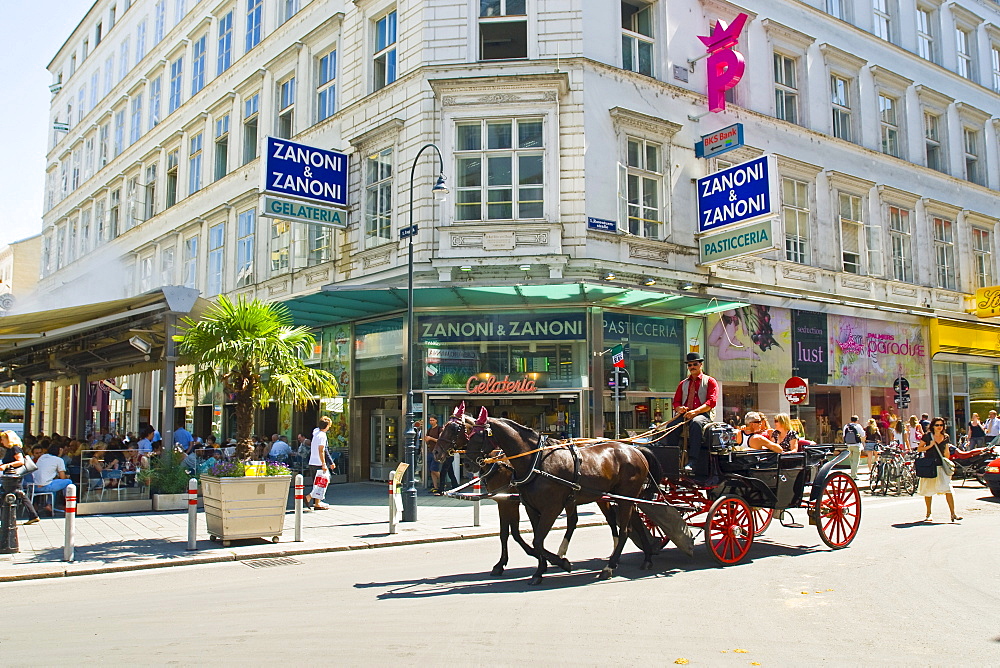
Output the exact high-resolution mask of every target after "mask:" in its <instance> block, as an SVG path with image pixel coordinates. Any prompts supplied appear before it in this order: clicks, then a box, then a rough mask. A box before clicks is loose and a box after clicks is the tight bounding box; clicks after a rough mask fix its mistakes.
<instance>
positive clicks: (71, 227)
mask: <svg viewBox="0 0 1000 668" xmlns="http://www.w3.org/2000/svg"><path fill="white" fill-rule="evenodd" d="M78 225H79V220H78V219H76V218H70V219H69V223H68V227H67V228H66V235H67V237H66V264H69V263H70V262H72V261H73V260H75V259H76V248H77V242H78V240H77V236H76V235H77V226H78Z"/></svg>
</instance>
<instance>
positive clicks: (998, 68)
mask: <svg viewBox="0 0 1000 668" xmlns="http://www.w3.org/2000/svg"><path fill="white" fill-rule="evenodd" d="M990 63H992V65H991V67H992V69H993V91H994V92H995V93H1000V46H997V45H996V44H994V45H993V46H992V47H991V48H990Z"/></svg>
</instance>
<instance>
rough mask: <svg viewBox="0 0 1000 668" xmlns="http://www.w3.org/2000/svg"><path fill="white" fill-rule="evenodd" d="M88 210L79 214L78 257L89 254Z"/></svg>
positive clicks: (89, 214)
mask: <svg viewBox="0 0 1000 668" xmlns="http://www.w3.org/2000/svg"><path fill="white" fill-rule="evenodd" d="M90 216H91V213H90V209H89V208H88V209H84V210H83V211H82V212H80V257H83V256H84V255H86V254H87V253H89V252H90Z"/></svg>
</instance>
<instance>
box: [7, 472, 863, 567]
mask: <svg viewBox="0 0 1000 668" xmlns="http://www.w3.org/2000/svg"><path fill="white" fill-rule="evenodd" d="M858 477H859V480H858V486H859V487H860V488H861V489H868V474H867V473H862V474H859V476H858ZM326 501H327V503H328V505H329V506H330V509H329V510H326V511H310V512H304V513H303V515H302V542H300V543H296V542H294V540H295V513H294V512H293V508H294V506H293V505H292V502H291V500H290V502H289V506H288V508H289V510H288V511H287V513H286V515H285V528H284V533H283V534H282V536H281V540H280V542H278V543H276V544H275V543H271V541H270V540H267V539H263V538H261V539H254V540H240V541H233V542H232V544H231V545H230V547H223V546H222V544H221V543H217V542H212V541H210V540H209V538H208V531H207V528H206V525H205V513H204V511H203V510H199V511H198V533H197V549H196V550H193V551H188V550H187V531H188V514H187V511H184V510H180V511H172V512H159V513H156V512H146V513H131V514H115V515H83V516H80V517H77V519H76V527H75V533H76V540H75V553H74V561H73V562H65V561H63V560H62V558H63V545H64V541H65V535H66V533H65V532H66V524H65V520H64V518H63V515H62V514H57V516H56V517H54V518H49V517H44V518H43V519H42V521H41V522H39V523H38V524H33V525H24V524H21V525H20V526H19V527H18V536H19V541H20V550H21V551H20V552H18V553H15V554H0V582H9V581H13V580H32V579H39V578H56V577H68V576H73V575H91V574H95V573H111V572H116V571H130V570H139V569H146V568H163V567H166V566H182V565H187V564H205V563H214V562H221V561H242V560H247V559H260V558H267V557H270V558H275V557H287V556H293V555H297V554H314V553H319V552H339V551H342V550H359V549H366V548H375V547H389V546H393V545H411V544H416V543H430V542H436V541H442V540H462V539H465V538H480V537H483V536H496V535H498V534H499V527H500V523H499V520H498V519H497V511H496V507H495V505H496V504H494V503H493V502H492V501H484V502H482V504H481V508H480V523H481V526H479V527H475V526H473V503H472V502H470V501H461V500H458V499H451V498H448V497H443V496H432V495H431V494H430V493H429V492H427V491H425V490H420V491H419V492H418V494H417V521H416V522H399V516H398V515H397V524H396V528H397V533H395V534H390V533H389V506H388V493H387V489H386V485H385V484H384V483H374V482H359V483H347V484H342V485H332V486H331V487H330V491H329V492H328V493H327V499H326ZM521 519H522V525H521V531H522V533H529V534H530V532H531V527H530V525H529V524H528V523H527V518H526V517H525V516H524V514H523V513H522V518H521ZM604 522H605V520H604V516H603V515H602V514H601V513H600V512H599V510H598V509H597V507H596V506H593V505H587V506H583V507H582V508H581V509H580V516H579V524H578V526H581V527H583V526H594V525H599V524H603V523H604ZM565 526H566V525H565V520H563V519H561V520H560V521H559V522H558V523H557V524H556V526H555V527H554V529H556V530H562V529H564V528H565Z"/></svg>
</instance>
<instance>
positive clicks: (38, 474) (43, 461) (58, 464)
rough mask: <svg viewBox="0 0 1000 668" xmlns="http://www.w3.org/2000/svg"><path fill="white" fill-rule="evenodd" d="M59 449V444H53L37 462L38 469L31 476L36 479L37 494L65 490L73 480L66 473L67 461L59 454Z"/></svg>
mask: <svg viewBox="0 0 1000 668" xmlns="http://www.w3.org/2000/svg"><path fill="white" fill-rule="evenodd" d="M59 449H60V448H59V446H58V445H53V446H52V447H50V448H49V451H48V452H47V453H45V454H44V455H42V456H41V457H39V458H38V460H37V461H36V462H35V465H36V466H38V470H37V471H35V472H34V473H33V474H32V475H31V477H32V480H34V481H35V493H36V494H37V493H39V492H53V493H56V492H63V490H65V489H66V488H67V487H69V486H70V484H71V483H72V482H73V481H72V480H70V478H69V476H68V475H66V463H65V462H64V461H63V460H62V457H60V456H59ZM63 493H65V492H63Z"/></svg>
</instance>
